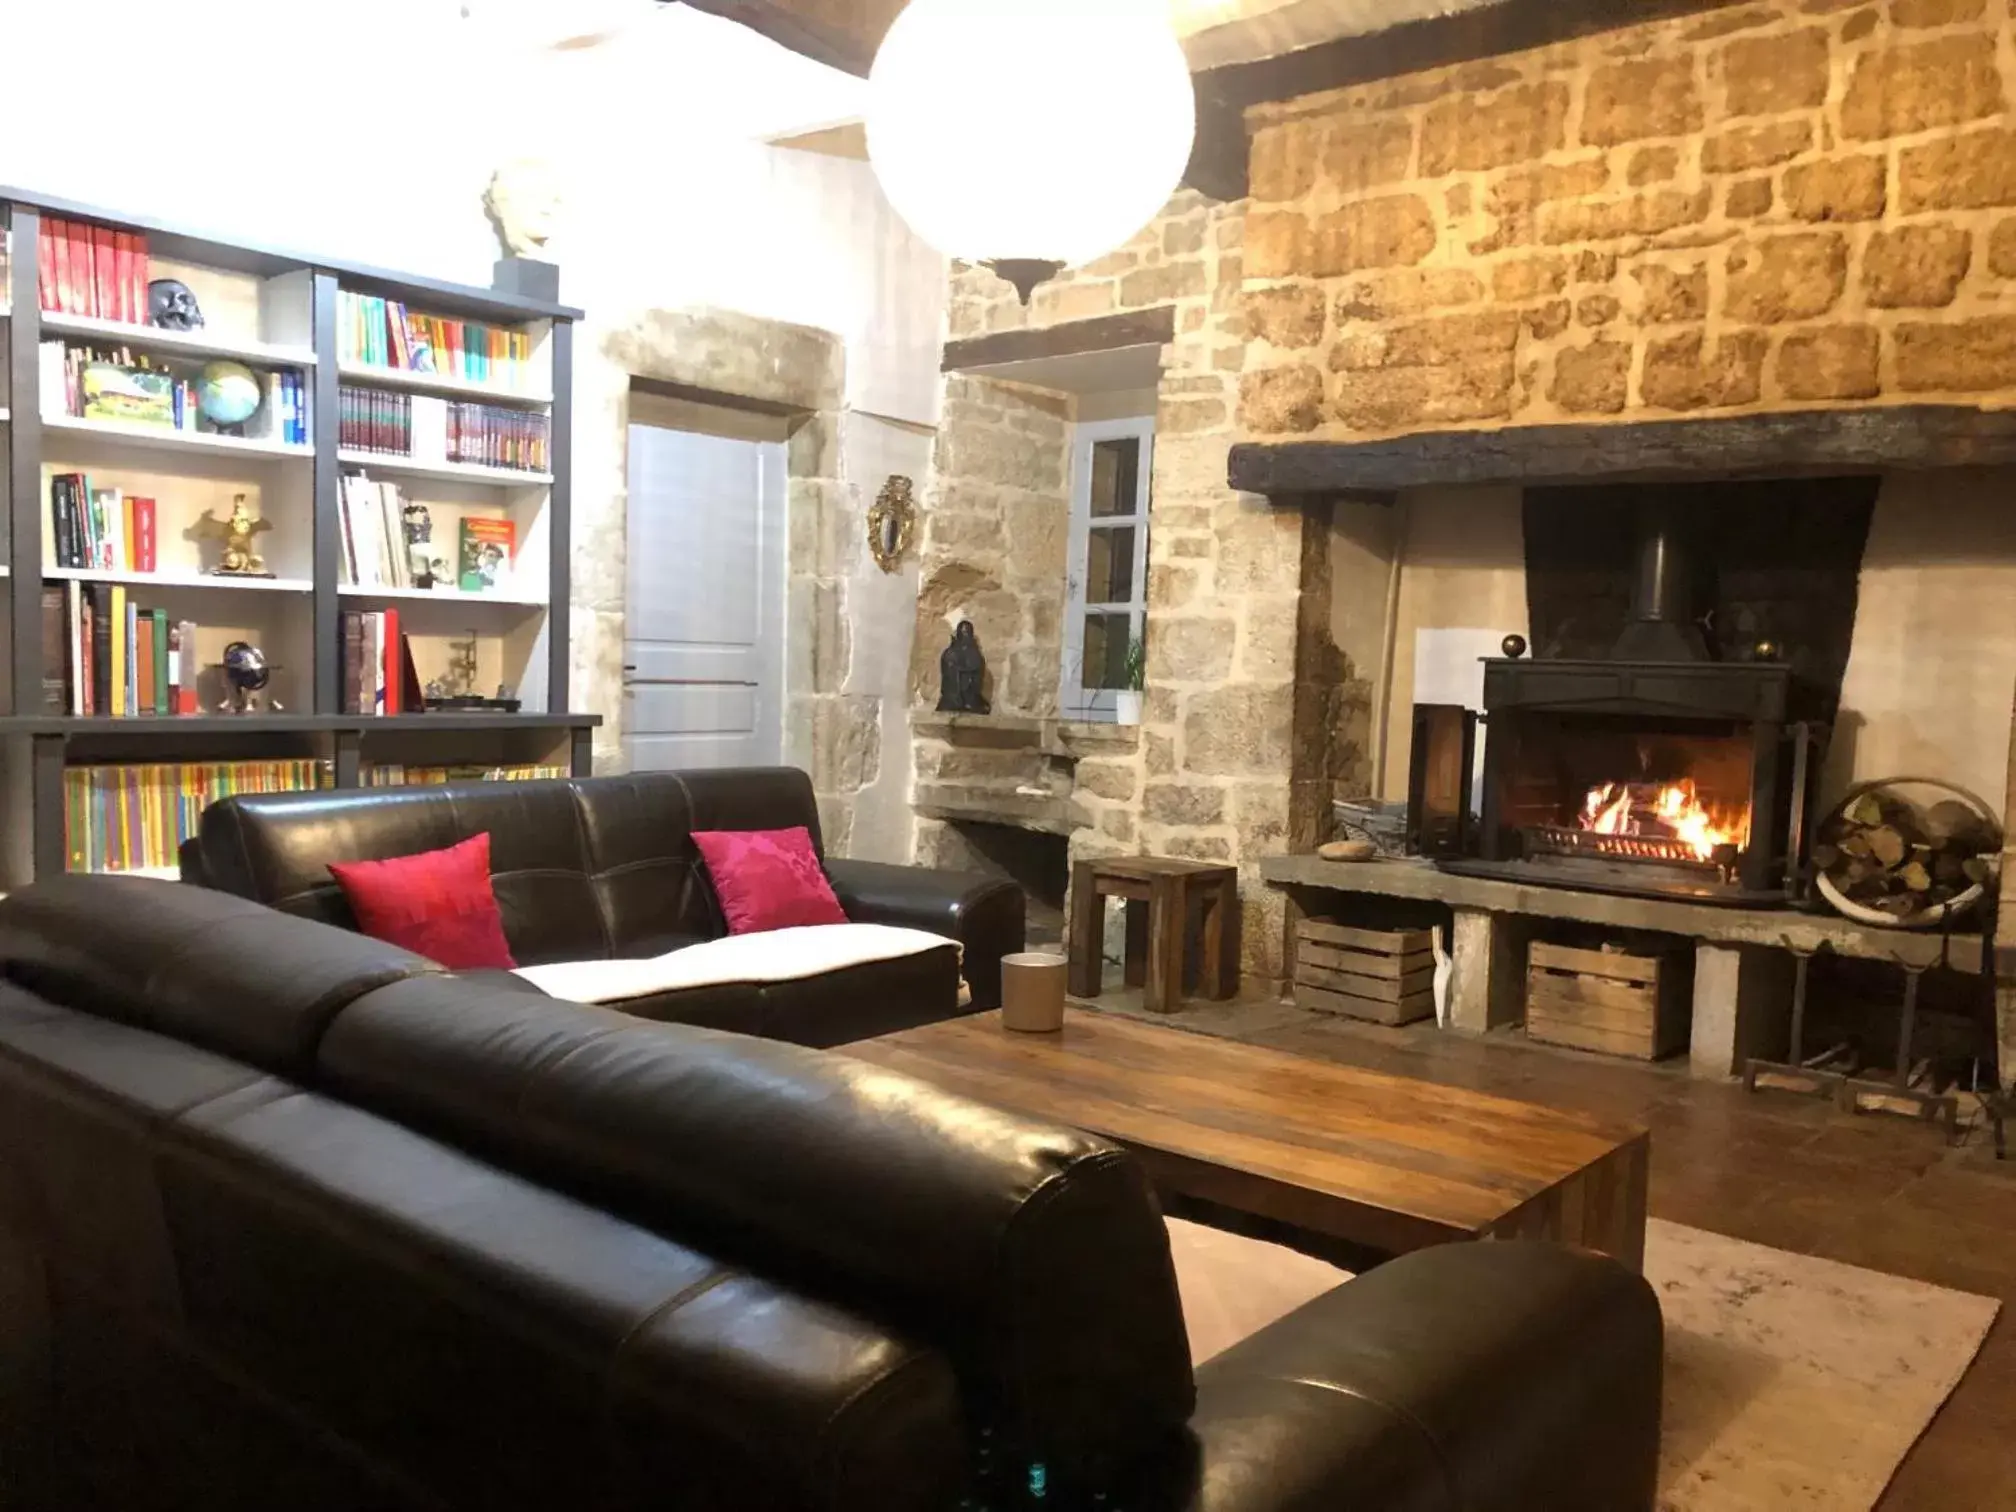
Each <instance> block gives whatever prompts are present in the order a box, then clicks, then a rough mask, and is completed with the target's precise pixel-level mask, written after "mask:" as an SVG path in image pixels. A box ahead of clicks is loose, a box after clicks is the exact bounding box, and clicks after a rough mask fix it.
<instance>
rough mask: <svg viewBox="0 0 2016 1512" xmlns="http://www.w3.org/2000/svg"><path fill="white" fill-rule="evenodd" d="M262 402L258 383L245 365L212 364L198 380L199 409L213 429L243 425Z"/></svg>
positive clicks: (229, 363) (197, 402)
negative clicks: (260, 401)
mask: <svg viewBox="0 0 2016 1512" xmlns="http://www.w3.org/2000/svg"><path fill="white" fill-rule="evenodd" d="M259 399H260V394H259V379H258V377H257V376H256V375H255V374H254V373H253V371H252V369H250V368H248V367H247V366H245V364H244V363H242V362H212V363H209V364H207V365H206V366H205V367H204V369H203V372H202V375H201V376H200V377H198V378H197V380H196V407H197V408H198V409H199V410H201V411H202V412H203V418H204V419H206V420H208V421H209V422H210V423H211V424H212V425H243V424H244V423H245V422H246V421H247V420H250V419H251V418H252V417H253V416H254V415H256V414H257V413H258V412H259Z"/></svg>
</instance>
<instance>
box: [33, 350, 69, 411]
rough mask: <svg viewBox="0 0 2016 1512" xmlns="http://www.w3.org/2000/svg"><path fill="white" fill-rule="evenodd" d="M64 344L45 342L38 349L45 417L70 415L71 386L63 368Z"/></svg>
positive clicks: (37, 362)
mask: <svg viewBox="0 0 2016 1512" xmlns="http://www.w3.org/2000/svg"><path fill="white" fill-rule="evenodd" d="M63 356H64V353H63V343H62V342H60V341H45V342H43V343H42V345H41V346H40V347H38V348H36V352H35V363H36V367H37V369H38V377H39V380H40V386H41V389H42V413H43V414H45V415H67V414H69V413H70V394H69V384H68V383H67V382H66V377H67V375H66V374H65V372H64V367H63Z"/></svg>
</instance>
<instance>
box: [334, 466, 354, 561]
mask: <svg viewBox="0 0 2016 1512" xmlns="http://www.w3.org/2000/svg"><path fill="white" fill-rule="evenodd" d="M350 486H351V485H350V475H349V474H348V473H345V474H343V476H342V478H341V479H340V480H339V481H338V483H337V485H336V554H337V560H336V573H337V577H336V582H337V586H339V587H342V588H355V587H356V586H357V538H356V535H355V534H354V532H353V531H352V528H351V523H350Z"/></svg>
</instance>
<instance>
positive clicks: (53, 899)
mask: <svg viewBox="0 0 2016 1512" xmlns="http://www.w3.org/2000/svg"><path fill="white" fill-rule="evenodd" d="M329 886H330V888H331V890H332V891H333V890H334V888H335V884H334V883H331V884H329ZM440 969H441V968H440V967H439V966H437V965H435V964H434V962H432V961H429V960H425V959H423V958H421V957H420V956H417V955H414V954H413V953H412V952H410V951H406V950H401V949H399V948H398V947H397V946H396V945H387V944H385V943H384V942H383V941H380V940H371V939H366V938H365V937H364V936H363V935H359V934H353V933H351V932H349V931H348V930H340V929H326V928H324V927H323V926H321V925H319V924H312V923H310V922H309V921H307V920H306V919H297V918H290V917H288V916H287V915H285V914H278V913H275V912H274V911H273V910H272V909H270V908H266V907H264V906H262V905H260V904H258V903H253V902H250V901H249V900H247V899H244V898H233V897H229V896H227V895H225V894H224V893H219V892H212V891H210V890H209V889H208V888H203V887H189V886H187V885H185V884H183V883H181V882H159V881H155V880H152V879H151V878H146V877H107V876H88V875H85V874H83V873H66V874H64V875H61V876H55V877H48V878H45V879H44V880H42V881H40V882H37V883H35V884H34V886H32V887H25V888H22V889H21V890H20V891H19V892H16V893H11V894H9V895H8V896H7V897H6V898H5V899H0V974H4V975H5V976H6V977H7V979H8V980H10V981H13V982H17V983H19V984H20V985H22V986H24V987H27V988H29V989H30V990H32V991H35V992H38V993H40V994H42V995H43V996H44V997H48V998H53V999H55V1000H57V1001H59V1002H63V1003H67V1004H70V1005H71V1006H73V1007H76V1008H80V1009H83V1010H84V1011H85V1012H87V1013H93V1014H96V1015H98V1016H99V1017H101V1018H108V1019H113V1020H115V1021H117V1022H119V1023H123V1024H134V1025H138V1026H140V1027H141V1028H145V1029H152V1030H155V1031H157V1032H159V1033H161V1034H170V1035H174V1036H175V1037H177V1038H178V1039H183V1040H187V1041H189V1042H190V1043H192V1044H197V1045H202V1046H205V1047H206V1048H208V1049H212V1050H218V1051H222V1052H224V1053H225V1054H228V1055H233V1056H236V1057H237V1058H238V1059H239V1060H242V1061H246V1062H248V1063H250V1064H252V1065H255V1066H259V1067H262V1068H263V1069H265V1070H269V1071H274V1072H278V1073H280V1074H281V1075H285V1076H295V1077H299V1076H301V1075H303V1074H305V1073H306V1071H307V1069H308V1067H309V1065H310V1064H311V1063H312V1061H313V1058H314V1054H315V1047H316V1045H317V1043H318V1042H319V1041H320V1040H321V1038H322V1033H323V1031H324V1030H325V1029H327V1028H328V1026H329V1021H330V1020H331V1019H332V1018H334V1017H335V1016H336V1015H337V1014H338V1013H340V1012H341V1011H342V1010H343V1007H344V1006H345V1005H346V1004H347V1003H349V1002H350V1001H351V1000H352V999H353V998H356V997H358V996H359V995H361V994H363V993H366V992H369V991H370V990H371V989H372V988H374V987H382V986H384V985H385V983H387V982H395V981H399V980H401V979H403V978H405V977H411V976H419V975H423V974H428V973H438V972H439V971H440Z"/></svg>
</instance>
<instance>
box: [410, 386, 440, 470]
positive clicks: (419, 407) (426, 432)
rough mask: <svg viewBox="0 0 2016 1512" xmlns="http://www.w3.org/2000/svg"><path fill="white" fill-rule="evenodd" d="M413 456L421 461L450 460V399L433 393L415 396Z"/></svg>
mask: <svg viewBox="0 0 2016 1512" xmlns="http://www.w3.org/2000/svg"><path fill="white" fill-rule="evenodd" d="M411 454H412V456H413V457H414V458H415V460H417V461H421V462H446V461H447V460H448V401H447V400H446V399H442V398H438V397H436V396H435V395H433V394H415V395H414V396H413V445H412V453H411Z"/></svg>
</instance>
